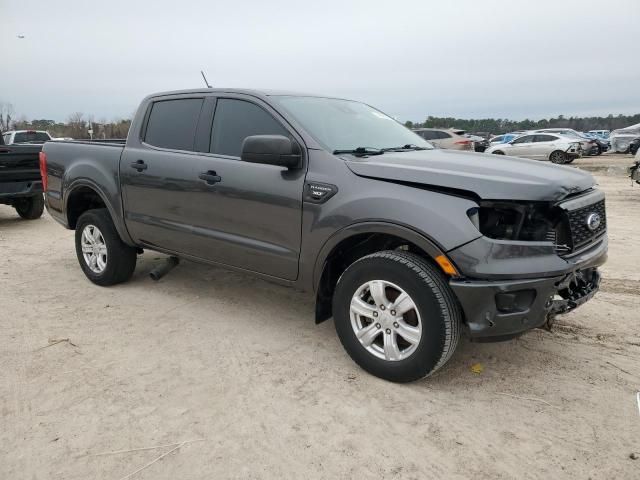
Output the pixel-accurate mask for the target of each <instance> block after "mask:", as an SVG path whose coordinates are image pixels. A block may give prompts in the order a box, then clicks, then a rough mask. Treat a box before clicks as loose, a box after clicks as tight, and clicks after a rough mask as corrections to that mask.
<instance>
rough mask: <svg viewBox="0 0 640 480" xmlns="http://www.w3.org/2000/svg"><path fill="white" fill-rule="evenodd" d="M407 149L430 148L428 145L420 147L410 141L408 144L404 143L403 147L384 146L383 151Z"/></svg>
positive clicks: (402, 150)
mask: <svg viewBox="0 0 640 480" xmlns="http://www.w3.org/2000/svg"><path fill="white" fill-rule="evenodd" d="M406 150H428V149H427V148H426V147H419V146H417V145H414V144H412V143H409V144H407V145H404V146H402V147H388V148H383V149H382V151H383V152H404V151H406Z"/></svg>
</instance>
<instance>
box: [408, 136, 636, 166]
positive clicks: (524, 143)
mask: <svg viewBox="0 0 640 480" xmlns="http://www.w3.org/2000/svg"><path fill="white" fill-rule="evenodd" d="M414 131H415V132H416V133H417V134H418V135H420V136H421V137H422V138H424V139H425V140H427V141H428V142H429V143H431V144H432V145H433V146H435V147H437V148H444V149H450V150H468V151H475V152H486V153H496V154H498V155H500V154H502V155H514V156H520V157H525V158H532V159H536V160H550V161H552V162H554V163H571V162H572V161H573V160H575V159H576V158H578V157H580V156H583V155H600V154H602V153H604V152H606V151H607V150H609V148H610V145H609V140H608V139H607V138H606V136H607V135H608V133H609V132H608V130H592V131H590V132H578V131H576V130H573V129H571V128H546V129H540V130H533V131H526V130H519V131H515V132H509V133H505V134H502V135H497V136H493V137H491V136H490V135H489V134H479V135H474V134H469V133H467V132H465V131H464V130H459V129H455V128H448V129H444V128H416V129H414ZM535 134H539V135H537V136H536V135H535ZM525 135H526V136H527V138H524V139H522V138H521V137H523V136H525ZM639 143H640V142H639ZM636 148H637V147H636Z"/></svg>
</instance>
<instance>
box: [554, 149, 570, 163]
mask: <svg viewBox="0 0 640 480" xmlns="http://www.w3.org/2000/svg"><path fill="white" fill-rule="evenodd" d="M549 160H550V161H551V163H557V164H563V163H569V162H567V160H568V158H567V154H566V153H564V152H563V151H562V150H555V151H553V152H551V155H549Z"/></svg>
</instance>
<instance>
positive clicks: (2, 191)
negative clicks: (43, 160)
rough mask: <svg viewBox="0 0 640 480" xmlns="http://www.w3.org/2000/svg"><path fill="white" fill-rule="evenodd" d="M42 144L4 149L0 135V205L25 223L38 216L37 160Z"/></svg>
mask: <svg viewBox="0 0 640 480" xmlns="http://www.w3.org/2000/svg"><path fill="white" fill-rule="evenodd" d="M42 145H43V144H33V143H29V144H24V145H20V144H13V145H5V144H4V140H3V138H2V135H1V134H0V204H4V205H11V206H12V207H13V208H15V209H16V211H17V212H18V215H20V216H21V217H22V218H24V219H26V220H34V219H36V218H40V217H41V216H42V212H43V210H44V198H43V196H42V193H43V190H42V178H41V175H40V165H39V161H38V156H39V154H40V151H41V150H42Z"/></svg>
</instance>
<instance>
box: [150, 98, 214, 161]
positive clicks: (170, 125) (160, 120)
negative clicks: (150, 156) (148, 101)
mask: <svg viewBox="0 0 640 480" xmlns="http://www.w3.org/2000/svg"><path fill="white" fill-rule="evenodd" d="M203 104H204V98H178V99H171V100H157V101H155V102H153V104H152V105H151V111H150V113H149V119H148V120H147V126H146V129H145V133H144V142H145V143H147V144H149V145H152V146H154V147H160V148H168V149H171V150H187V151H194V141H195V136H196V128H197V126H198V120H199V118H200V112H201V110H202V105H203Z"/></svg>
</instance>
